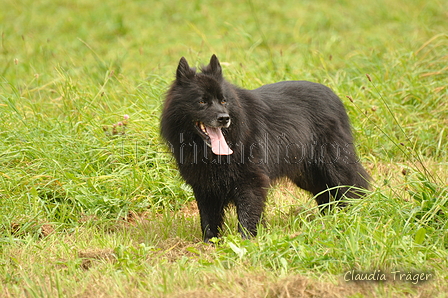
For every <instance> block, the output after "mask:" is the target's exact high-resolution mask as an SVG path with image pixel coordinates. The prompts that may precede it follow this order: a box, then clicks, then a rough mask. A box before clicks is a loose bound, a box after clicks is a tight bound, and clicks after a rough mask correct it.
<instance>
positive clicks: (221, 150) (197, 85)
mask: <svg viewBox="0 0 448 298" xmlns="http://www.w3.org/2000/svg"><path fill="white" fill-rule="evenodd" d="M173 88H175V89H177V90H178V92H176V93H177V94H180V95H181V97H182V98H181V100H183V101H188V103H186V104H187V105H188V107H192V108H189V109H188V110H186V111H185V113H189V117H190V118H191V121H192V122H193V125H194V127H195V128H196V130H197V133H198V134H199V135H200V136H201V137H202V139H203V140H204V141H205V142H206V144H207V145H208V146H209V147H211V148H212V152H213V153H215V154H217V155H229V154H232V153H233V151H232V150H231V149H230V148H229V146H228V145H227V142H226V140H225V138H224V135H223V133H222V129H226V128H229V127H230V125H231V123H232V119H231V113H230V112H229V105H230V104H231V102H232V100H233V97H234V96H233V95H232V92H233V91H232V90H229V88H226V87H225V81H224V78H223V76H222V68H221V64H220V63H219V60H218V58H217V57H216V56H215V55H213V56H212V57H211V59H210V63H209V64H208V65H207V66H204V67H202V68H201V72H196V69H195V68H191V67H190V66H189V65H188V62H187V60H186V59H185V58H184V57H182V58H181V59H180V61H179V65H178V67H177V71H176V80H175V82H174V86H173Z"/></svg>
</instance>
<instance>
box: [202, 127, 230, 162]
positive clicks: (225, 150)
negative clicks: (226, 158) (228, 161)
mask: <svg viewBox="0 0 448 298" xmlns="http://www.w3.org/2000/svg"><path fill="white" fill-rule="evenodd" d="M206 130H207V133H208V136H209V137H210V140H211V141H212V152H213V153H215V154H216V155H230V154H232V153H233V151H232V149H230V148H229V146H228V145H227V142H226V140H225V139H224V136H223V135H222V132H221V128H215V127H206Z"/></svg>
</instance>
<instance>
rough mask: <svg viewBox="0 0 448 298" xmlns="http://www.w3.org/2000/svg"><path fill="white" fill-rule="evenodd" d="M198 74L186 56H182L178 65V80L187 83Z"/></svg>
mask: <svg viewBox="0 0 448 298" xmlns="http://www.w3.org/2000/svg"><path fill="white" fill-rule="evenodd" d="M195 74H196V71H195V70H194V69H192V68H191V67H190V66H189V65H188V62H187V59H185V58H184V57H182V58H180V61H179V66H177V71H176V80H177V82H179V83H186V82H188V81H189V80H191V79H192V78H193V77H194V76H195Z"/></svg>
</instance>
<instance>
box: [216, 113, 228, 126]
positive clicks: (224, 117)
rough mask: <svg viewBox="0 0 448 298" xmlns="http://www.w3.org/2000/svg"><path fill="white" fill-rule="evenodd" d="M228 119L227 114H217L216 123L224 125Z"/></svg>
mask: <svg viewBox="0 0 448 298" xmlns="http://www.w3.org/2000/svg"><path fill="white" fill-rule="evenodd" d="M229 121H230V116H229V114H224V113H222V114H218V123H219V125H222V126H226V125H227V124H228V123H229Z"/></svg>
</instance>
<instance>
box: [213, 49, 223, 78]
mask: <svg viewBox="0 0 448 298" xmlns="http://www.w3.org/2000/svg"><path fill="white" fill-rule="evenodd" d="M210 70H211V71H212V73H213V74H214V75H215V76H217V77H222V68H221V64H220V63H219V60H218V57H216V55H215V54H213V56H212V57H211V58H210Z"/></svg>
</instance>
